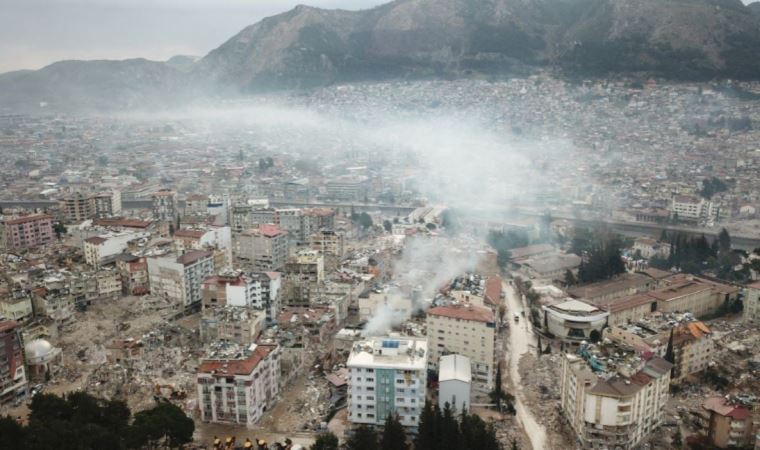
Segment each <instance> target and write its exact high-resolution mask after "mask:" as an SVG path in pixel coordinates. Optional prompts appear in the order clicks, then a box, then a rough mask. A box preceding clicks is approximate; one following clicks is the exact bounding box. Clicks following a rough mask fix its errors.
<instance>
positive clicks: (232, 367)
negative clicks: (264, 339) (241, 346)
mask: <svg viewBox="0 0 760 450" xmlns="http://www.w3.org/2000/svg"><path fill="white" fill-rule="evenodd" d="M276 348H277V346H276V345H256V347H255V348H254V350H253V351H251V352H246V353H248V354H247V355H245V356H243V357H241V358H237V359H207V360H204V361H203V362H202V363H201V365H200V366H199V367H198V374H199V375H213V376H215V377H224V376H231V375H250V374H251V373H253V371H254V370H255V369H256V366H258V365H259V362H261V360H263V359H264V358H266V357H267V356H268V355H269V354H270V353H271V352H272V351H273V350H275V349H276Z"/></svg>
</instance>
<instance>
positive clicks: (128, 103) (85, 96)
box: [0, 59, 189, 111]
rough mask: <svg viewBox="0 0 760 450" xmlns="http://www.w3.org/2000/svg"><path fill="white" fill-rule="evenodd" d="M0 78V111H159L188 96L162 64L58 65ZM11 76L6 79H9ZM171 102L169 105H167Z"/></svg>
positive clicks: (178, 77) (180, 77) (180, 78)
mask: <svg viewBox="0 0 760 450" xmlns="http://www.w3.org/2000/svg"><path fill="white" fill-rule="evenodd" d="M12 74H16V75H15V76H8V75H9V74H5V75H2V76H0V108H3V109H5V108H7V107H13V108H14V109H17V110H20V111H35V110H38V109H39V108H40V106H39V105H40V103H41V102H44V103H46V104H47V106H46V107H47V108H49V109H54V110H82V111H87V110H92V111H100V110H122V109H134V108H138V107H139V108H151V107H162V106H165V105H167V104H168V102H172V101H176V102H179V101H180V100H181V99H183V98H184V96H186V95H187V93H188V92H189V84H188V82H187V77H186V76H185V75H184V74H182V73H181V72H180V71H178V70H176V69H173V68H172V67H170V66H168V65H167V64H164V63H162V62H155V61H148V60H145V59H128V60H123V61H105V60H103V61H61V62H57V63H53V64H51V65H49V66H46V67H43V68H42V69H40V70H37V71H25V72H22V73H18V72H14V73H12ZM12 74H11V75H12ZM172 98H174V100H172Z"/></svg>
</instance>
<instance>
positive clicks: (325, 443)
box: [309, 431, 339, 450]
mask: <svg viewBox="0 0 760 450" xmlns="http://www.w3.org/2000/svg"><path fill="white" fill-rule="evenodd" d="M338 444H339V443H338V436H335V435H334V434H333V433H331V432H329V431H328V432H327V433H320V434H319V435H317V439H316V441H314V443H313V444H312V445H311V447H309V449H310V450H338Z"/></svg>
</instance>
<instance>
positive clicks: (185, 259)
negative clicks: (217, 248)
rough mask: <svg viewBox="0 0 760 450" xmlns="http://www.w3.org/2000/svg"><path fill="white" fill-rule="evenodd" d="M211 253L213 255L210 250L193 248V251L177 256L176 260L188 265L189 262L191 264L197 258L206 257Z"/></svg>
mask: <svg viewBox="0 0 760 450" xmlns="http://www.w3.org/2000/svg"><path fill="white" fill-rule="evenodd" d="M211 255H213V253H212V252H210V251H206V250H195V251H191V252H187V253H185V254H184V255H182V256H180V257H179V258H177V262H178V263H180V264H182V265H184V266H189V265H190V264H193V263H194V262H196V261H198V260H199V259H202V258H206V257H209V256H211Z"/></svg>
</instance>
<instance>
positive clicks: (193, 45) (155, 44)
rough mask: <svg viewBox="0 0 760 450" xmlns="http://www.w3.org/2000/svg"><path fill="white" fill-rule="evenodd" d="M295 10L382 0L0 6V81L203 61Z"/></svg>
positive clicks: (33, 1) (47, 0)
mask: <svg viewBox="0 0 760 450" xmlns="http://www.w3.org/2000/svg"><path fill="white" fill-rule="evenodd" d="M299 3H304V4H308V5H311V6H319V7H323V8H344V9H364V8H370V7H372V6H375V5H378V4H381V3H385V0H301V1H297V0H0V73H1V72H7V71H10V70H17V69H38V68H40V67H42V66H45V65H47V64H49V63H51V62H54V61H58V60H61V59H123V58H133V57H145V58H148V59H156V60H164V59H168V58H169V57H171V56H173V55H176V54H191V55H200V56H202V55H204V54H206V53H207V52H208V51H209V50H211V49H213V48H215V47H217V46H218V45H220V44H221V43H222V42H224V41H225V40H227V39H228V38H230V37H231V36H232V35H234V34H235V33H237V32H238V31H240V30H241V29H242V28H243V27H245V26H247V25H250V24H252V23H254V22H257V21H258V20H259V19H261V18H263V17H267V16H271V15H274V14H278V13H280V12H284V11H287V10H289V9H291V8H292V7H294V6H295V5H297V4H299Z"/></svg>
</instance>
